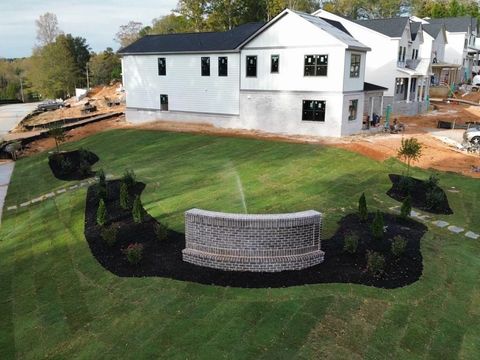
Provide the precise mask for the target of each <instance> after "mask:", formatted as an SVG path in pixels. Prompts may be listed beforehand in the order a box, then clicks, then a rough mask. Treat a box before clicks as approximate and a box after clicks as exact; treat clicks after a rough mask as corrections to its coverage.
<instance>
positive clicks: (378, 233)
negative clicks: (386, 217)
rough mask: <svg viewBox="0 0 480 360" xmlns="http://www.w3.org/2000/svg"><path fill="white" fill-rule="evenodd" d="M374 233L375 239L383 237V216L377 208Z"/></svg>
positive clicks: (373, 226) (373, 227) (373, 225)
mask: <svg viewBox="0 0 480 360" xmlns="http://www.w3.org/2000/svg"><path fill="white" fill-rule="evenodd" d="M372 235H373V237H374V238H375V239H381V238H383V216H382V214H381V213H380V211H379V210H377V212H376V213H375V218H374V219H373V223H372Z"/></svg>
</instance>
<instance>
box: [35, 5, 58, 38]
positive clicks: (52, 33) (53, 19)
mask: <svg viewBox="0 0 480 360" xmlns="http://www.w3.org/2000/svg"><path fill="white" fill-rule="evenodd" d="M35 25H36V27H37V41H38V43H39V45H40V46H45V45H48V44H51V43H53V42H54V41H55V39H56V38H57V36H58V35H60V34H62V30H60V28H59V26H58V19H57V15H55V14H53V13H50V12H47V13H45V14H43V15H40V17H39V18H38V19H37V20H35Z"/></svg>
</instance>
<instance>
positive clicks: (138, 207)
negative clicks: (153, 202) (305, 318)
mask: <svg viewBox="0 0 480 360" xmlns="http://www.w3.org/2000/svg"><path fill="white" fill-rule="evenodd" d="M132 216H133V221H135V223H137V224H140V223H141V222H143V218H144V217H145V212H144V210H143V207H142V201H141V200H140V196H138V195H137V196H136V197H135V201H134V202H133V209H132Z"/></svg>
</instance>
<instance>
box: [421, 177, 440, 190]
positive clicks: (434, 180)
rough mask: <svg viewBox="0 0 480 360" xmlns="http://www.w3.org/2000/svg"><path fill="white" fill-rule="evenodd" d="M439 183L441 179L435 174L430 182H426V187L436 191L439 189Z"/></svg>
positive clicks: (429, 179)
mask: <svg viewBox="0 0 480 360" xmlns="http://www.w3.org/2000/svg"><path fill="white" fill-rule="evenodd" d="M439 182H440V179H439V178H438V176H437V175H435V174H432V175H430V177H429V178H428V180H427V181H425V187H426V188H427V189H435V188H437V186H438V183H439Z"/></svg>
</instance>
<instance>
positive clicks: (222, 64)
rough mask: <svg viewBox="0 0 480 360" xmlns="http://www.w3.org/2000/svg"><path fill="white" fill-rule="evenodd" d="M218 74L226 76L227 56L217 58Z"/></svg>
mask: <svg viewBox="0 0 480 360" xmlns="http://www.w3.org/2000/svg"><path fill="white" fill-rule="evenodd" d="M218 76H228V57H226V56H224V57H219V58H218Z"/></svg>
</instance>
